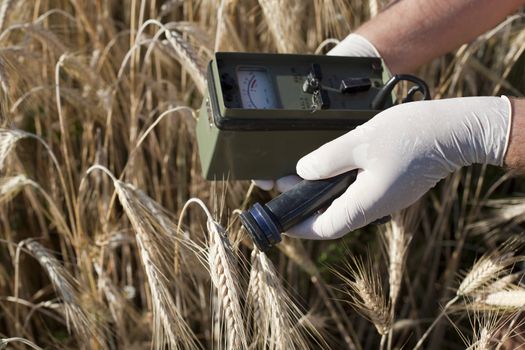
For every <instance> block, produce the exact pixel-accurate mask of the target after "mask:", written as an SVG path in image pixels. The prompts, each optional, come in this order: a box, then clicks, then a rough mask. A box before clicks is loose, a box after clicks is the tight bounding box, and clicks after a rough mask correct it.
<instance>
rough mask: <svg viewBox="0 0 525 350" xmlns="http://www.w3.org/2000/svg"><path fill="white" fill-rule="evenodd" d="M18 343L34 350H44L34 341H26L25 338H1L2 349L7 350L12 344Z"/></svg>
mask: <svg viewBox="0 0 525 350" xmlns="http://www.w3.org/2000/svg"><path fill="white" fill-rule="evenodd" d="M17 342H18V343H22V344H25V345H27V346H29V347H30V348H32V349H36V350H44V349H42V348H41V347H40V346H38V345H36V344H35V343H33V342H32V341H30V340H27V339H24V338H20V337H12V338H1V339H0V349H7V347H8V346H9V344H10V343H17Z"/></svg>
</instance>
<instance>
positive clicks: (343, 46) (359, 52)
mask: <svg viewBox="0 0 525 350" xmlns="http://www.w3.org/2000/svg"><path fill="white" fill-rule="evenodd" d="M327 55H328V56H354V57H380V55H379V52H377V50H376V48H375V47H374V45H372V43H370V42H369V41H368V40H367V39H366V38H365V37H363V36H361V35H359V34H350V35H348V36H347V37H346V38H345V39H344V40H342V41H341V42H340V43H339V44H337V45H336V46H335V47H334V48H333V49H332V50H330V51H329V52H328V53H327ZM301 180H302V179H301V178H300V177H299V176H295V175H290V176H285V177H282V178H280V179H278V180H276V181H273V180H253V182H254V183H255V185H256V186H257V187H259V188H260V189H262V190H265V191H269V190H271V189H272V188H275V189H276V190H277V191H279V192H286V191H288V190H289V189H290V188H292V187H293V186H294V185H296V184H297V183H298V182H299V181H301Z"/></svg>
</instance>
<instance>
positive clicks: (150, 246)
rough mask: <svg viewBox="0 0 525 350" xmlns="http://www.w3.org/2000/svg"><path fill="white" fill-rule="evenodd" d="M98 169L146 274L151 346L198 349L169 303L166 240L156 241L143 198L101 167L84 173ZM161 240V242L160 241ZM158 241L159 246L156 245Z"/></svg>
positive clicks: (171, 297)
mask: <svg viewBox="0 0 525 350" xmlns="http://www.w3.org/2000/svg"><path fill="white" fill-rule="evenodd" d="M95 169H98V170H102V171H104V172H105V173H106V174H108V175H109V176H110V177H111V178H112V180H113V184H114V186H115V190H116V191H117V195H118V198H119V201H120V203H121V205H122V207H123V208H124V211H125V212H126V214H127V217H128V219H129V221H130V222H131V225H132V226H133V229H134V230H135V232H136V240H137V246H138V248H139V252H140V257H141V259H142V264H143V267H144V270H145V272H146V276H147V280H148V285H149V290H150V293H151V299H152V302H153V344H154V346H155V347H156V348H163V347H166V346H167V347H168V348H170V349H195V348H199V347H200V345H199V344H198V342H197V341H196V339H195V335H194V334H193V332H192V330H191V329H190V327H189V326H188V324H187V323H186V321H185V320H184V318H183V317H182V314H181V310H179V309H178V307H177V304H176V303H175V301H174V300H173V296H172V293H171V290H170V287H169V285H170V282H171V281H169V280H168V279H167V277H166V275H165V273H164V271H169V270H167V269H166V264H168V262H167V261H166V258H165V256H163V252H164V250H165V249H166V248H167V247H165V246H163V244H160V242H164V243H166V242H169V240H168V239H169V236H163V237H159V236H160V234H159V232H157V230H156V227H158V226H160V225H158V223H156V220H155V217H154V216H153V215H152V214H151V212H149V211H148V209H147V204H146V203H144V200H145V198H148V199H149V197H147V196H146V195H144V194H143V193H141V192H140V191H138V190H137V189H136V188H134V187H133V186H132V185H130V184H127V183H124V182H122V181H120V180H117V179H116V178H115V177H114V176H113V175H112V174H111V172H109V170H107V169H106V168H104V167H101V166H98V165H96V166H93V167H91V168H90V169H88V171H87V173H88V174H89V173H90V172H91V171H93V170H95ZM163 239H164V240H163ZM159 240H160V242H159Z"/></svg>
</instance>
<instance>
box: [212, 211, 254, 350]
mask: <svg viewBox="0 0 525 350" xmlns="http://www.w3.org/2000/svg"><path fill="white" fill-rule="evenodd" d="M207 227H208V233H209V235H210V242H209V245H210V248H209V257H208V262H209V266H210V274H211V278H212V281H213V284H214V286H215V288H216V289H217V292H218V302H219V309H220V311H221V313H222V314H223V315H224V319H225V322H226V328H227V343H228V348H231V349H246V348H247V343H246V336H245V332H244V322H243V319H242V311H241V304H240V295H239V292H238V289H239V287H238V282H237V281H238V279H237V278H236V277H235V276H238V275H239V274H238V273H236V270H237V269H236V266H235V257H234V254H233V251H232V249H231V245H230V242H229V240H228V238H227V236H226V232H225V231H224V229H223V228H222V227H221V226H220V225H219V224H218V223H217V222H215V221H214V220H212V219H211V218H208V221H207Z"/></svg>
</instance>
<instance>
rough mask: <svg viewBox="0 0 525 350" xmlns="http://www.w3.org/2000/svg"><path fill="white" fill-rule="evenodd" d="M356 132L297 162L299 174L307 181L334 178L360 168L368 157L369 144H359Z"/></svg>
mask: <svg viewBox="0 0 525 350" xmlns="http://www.w3.org/2000/svg"><path fill="white" fill-rule="evenodd" d="M356 131H357V129H356V130H353V131H350V132H349V133H347V134H345V135H343V136H341V137H338V138H337V139H335V140H333V141H330V142H328V143H326V144H324V145H323V146H321V147H319V148H318V149H316V150H315V151H313V152H311V153H309V154H307V155H306V156H304V157H303V158H301V159H300V160H299V161H298V162H297V166H296V170H297V174H298V175H299V176H300V177H302V178H303V179H306V180H319V179H326V178H329V177H333V176H336V175H339V174H342V173H345V172H347V171H350V170H353V169H356V168H358V164H357V163H358V162H359V159H360V158H362V157H365V156H366V149H367V144H359V143H358V142H357V139H358V137H354V135H355V134H356Z"/></svg>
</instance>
